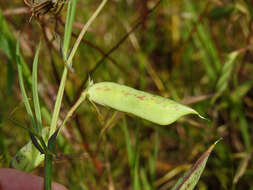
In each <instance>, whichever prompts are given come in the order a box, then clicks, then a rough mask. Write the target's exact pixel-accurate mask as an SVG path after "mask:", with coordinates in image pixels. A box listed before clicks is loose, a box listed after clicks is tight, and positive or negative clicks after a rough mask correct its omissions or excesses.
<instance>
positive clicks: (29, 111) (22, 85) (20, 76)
mask: <svg viewBox="0 0 253 190" xmlns="http://www.w3.org/2000/svg"><path fill="white" fill-rule="evenodd" d="M16 62H17V67H18V79H19V86H20V89H21V93H22V96H23V99H24V103H25V108H26V111H27V113H28V115H29V118H30V120H31V122H32V125H33V128H34V129H36V124H35V121H34V116H33V113H32V109H31V106H30V104H29V100H28V97H27V94H26V91H25V85H24V80H23V71H22V65H21V58H20V47H19V40H18V41H17V46H16Z"/></svg>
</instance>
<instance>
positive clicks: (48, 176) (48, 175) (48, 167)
mask: <svg viewBox="0 0 253 190" xmlns="http://www.w3.org/2000/svg"><path fill="white" fill-rule="evenodd" d="M52 162H53V155H51V154H49V153H45V166H44V177H45V179H44V190H51V184H52Z"/></svg>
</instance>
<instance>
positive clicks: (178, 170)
mask: <svg viewBox="0 0 253 190" xmlns="http://www.w3.org/2000/svg"><path fill="white" fill-rule="evenodd" d="M99 3H100V1H98V0H93V1H92V0H86V1H80V0H79V1H77V12H76V17H75V24H74V27H73V35H72V44H73V42H74V41H75V38H76V36H77V35H78V33H79V31H80V29H81V27H82V26H83V24H84V23H85V22H86V21H87V19H88V18H89V17H90V16H91V14H92V13H93V12H94V10H95V9H96V7H97V6H98V5H99ZM154 7H156V8H155V9H154ZM65 15H66V6H65V8H64V9H63V10H62V12H61V13H60V15H58V16H57V17H56V16H54V15H52V14H46V15H44V16H43V17H41V18H40V21H38V20H36V19H34V18H33V19H32V20H31V22H30V23H29V18H30V16H31V14H30V12H29V9H28V8H27V7H26V6H25V4H24V3H23V1H22V0H12V1H0V65H1V69H0V153H1V155H0V160H1V162H0V166H1V167H10V161H11V159H12V157H13V156H14V155H15V153H16V152H17V151H18V150H19V149H20V148H21V147H22V146H23V145H24V144H25V143H26V142H28V141H29V135H28V134H27V132H26V131H25V130H23V129H21V128H19V127H18V126H16V125H14V124H13V123H12V122H9V121H8V119H11V120H15V121H17V122H19V123H22V124H23V125H27V126H29V125H30V123H29V118H28V116H27V114H26V111H25V108H24V104H23V102H22V97H21V93H20V89H19V85H18V80H17V67H16V62H15V44H16V39H17V36H18V33H19V32H20V31H21V38H20V43H21V50H22V57H23V59H24V60H25V63H26V65H25V70H24V75H25V82H26V87H27V90H28V91H29V92H31V88H30V85H31V67H32V61H33V57H34V54H35V50H36V47H37V45H38V44H39V41H40V40H41V41H42V49H41V52H40V58H39V73H38V75H39V94H40V98H41V103H42V107H43V109H42V114H43V125H44V126H48V125H49V124H50V113H51V112H52V110H53V106H54V102H55V98H56V93H57V89H58V86H59V81H60V77H61V73H62V70H63V68H64V64H63V63H62V61H61V55H60V51H59V47H60V45H61V39H63V32H64V23H65V21H64V20H65ZM252 19H253V1H249V0H236V1H233V0H222V1H221V0H209V1H200V0H195V1H194V0H161V1H160V2H158V1H157V0H146V1H134V0H111V1H109V2H108V4H107V5H106V7H105V9H103V11H102V13H101V14H100V15H99V16H98V18H97V19H96V20H95V22H94V23H93V24H92V26H91V27H90V29H89V31H88V33H87V35H86V36H85V37H84V39H83V42H82V44H81V45H80V47H79V49H78V53H77V54H76V56H75V58H74V61H73V71H72V72H70V73H69V75H68V81H67V85H66V91H65V96H64V102H63V106H62V110H61V118H64V116H65V114H66V112H67V111H68V110H69V108H70V107H71V105H72V104H73V103H74V102H75V100H76V98H77V97H78V95H79V94H80V91H81V90H82V89H84V87H85V80H86V79H87V76H88V75H90V76H91V78H92V80H94V81H95V82H100V81H113V82H118V83H121V84H126V85H128V86H131V87H134V88H137V89H140V90H144V91H148V92H150V93H153V94H159V95H161V96H164V97H168V98H171V99H174V100H176V101H179V102H181V103H183V104H187V105H189V106H190V107H192V108H194V109H196V110H197V111H198V112H199V113H200V114H201V115H203V116H204V117H206V118H207V119H208V121H204V120H201V119H199V118H197V117H195V116H186V117H184V118H182V119H181V120H179V121H178V122H176V123H174V124H172V125H170V126H158V125H155V124H152V123H150V122H147V121H144V120H141V119H138V118H136V117H133V116H131V115H126V114H123V113H119V112H115V111H114V110H112V109H109V108H104V107H98V108H99V110H100V112H101V115H100V116H98V115H97V114H96V112H95V111H94V108H93V107H92V106H91V105H90V104H89V103H83V104H82V106H81V107H80V108H79V109H78V111H77V113H76V114H75V115H74V116H73V117H72V121H71V122H69V123H68V125H67V127H65V128H64V130H63V131H62V133H61V134H62V135H61V137H60V138H59V142H58V146H57V149H58V153H59V154H60V155H59V158H58V159H56V160H55V161H54V174H53V179H54V180H55V181H57V182H59V183H62V184H64V185H65V186H67V187H69V188H70V189H91V190H92V189H110V190H113V189H134V190H137V189H168V188H170V187H171V185H173V184H174V183H175V181H176V179H178V176H180V175H182V173H183V172H184V171H185V170H187V169H188V168H189V166H190V165H191V164H193V163H194V161H196V160H197V158H198V157H199V155H200V154H201V153H202V152H204V151H205V150H206V149H207V147H208V146H209V145H211V144H212V143H213V142H214V141H215V140H217V139H219V138H220V137H223V140H222V141H221V142H219V143H218V145H217V146H216V147H215V149H214V152H213V153H212V155H211V156H210V158H209V161H208V163H207V167H206V169H205V171H204V173H203V175H202V177H201V179H200V182H199V184H198V187H197V189H201V190H205V189H241V190H242V189H243V190H245V189H253V181H252V179H253V167H252V159H251V158H252V119H253V109H252V108H253V89H252V85H253V75H251V74H250V73H252V71H253V65H252V62H253V51H252V50H253V49H252V46H251V44H252V42H253V35H252V34H253V33H252V31H253V22H252V21H253V20H252ZM129 31H131V32H129ZM104 55H107V56H106V57H105V56H104ZM94 68H95V69H94ZM103 128H104V129H106V130H104V131H105V132H104V133H103V134H102V135H101V131H102V129H103ZM130 155H131V156H132V158H134V159H133V160H134V161H133V162H131V161H130V159H129V157H131V156H130ZM42 172H43V167H42V166H40V167H39V168H37V169H36V170H35V171H33V173H34V174H38V175H41V173H42Z"/></svg>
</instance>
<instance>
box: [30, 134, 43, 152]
mask: <svg viewBox="0 0 253 190" xmlns="http://www.w3.org/2000/svg"><path fill="white" fill-rule="evenodd" d="M29 135H30V138H31V141H32V143H33V145H34V146H35V147H36V148H37V150H38V151H40V153H41V154H44V150H43V148H42V147H41V146H40V144H39V143H38V141H37V139H36V137H35V136H34V135H33V134H32V133H29Z"/></svg>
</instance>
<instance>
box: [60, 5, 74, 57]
mask: <svg viewBox="0 0 253 190" xmlns="http://www.w3.org/2000/svg"><path fill="white" fill-rule="evenodd" d="M76 4H77V0H73V1H69V2H68V9H67V16H66V24H65V30H64V41H63V52H64V56H65V58H66V55H67V51H68V48H69V44H70V39H71V33H72V26H73V22H74V18H75V13H76Z"/></svg>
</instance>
